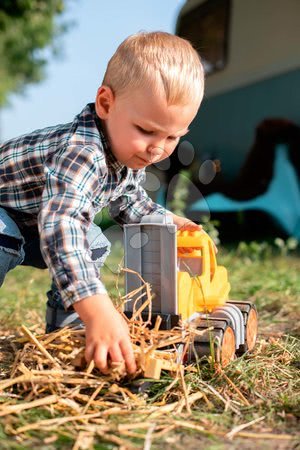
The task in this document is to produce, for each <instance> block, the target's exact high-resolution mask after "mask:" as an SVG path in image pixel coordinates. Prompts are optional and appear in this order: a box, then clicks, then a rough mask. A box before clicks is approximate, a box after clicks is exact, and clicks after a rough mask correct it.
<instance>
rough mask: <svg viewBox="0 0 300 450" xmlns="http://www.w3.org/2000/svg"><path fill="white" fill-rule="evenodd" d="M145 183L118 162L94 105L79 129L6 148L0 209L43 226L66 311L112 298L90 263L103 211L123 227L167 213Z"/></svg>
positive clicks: (49, 132) (52, 130) (23, 224)
mask: <svg viewBox="0 0 300 450" xmlns="http://www.w3.org/2000/svg"><path fill="white" fill-rule="evenodd" d="M144 176H145V170H144V169H143V170H133V169H129V168H127V167H126V166H123V165H121V164H120V163H119V162H118V161H117V160H116V159H115V157H114V156H113V154H112V152H111V150H110V147H109V145H108V142H107V141H106V140H105V137H104V134H103V132H102V130H101V125H100V121H99V119H98V117H97V115H96V113H95V106H94V104H93V103H90V104H88V105H87V106H86V107H85V108H84V109H83V111H82V112H81V113H80V114H79V115H78V116H76V117H75V119H74V121H73V122H70V123H67V124H64V125H57V126H53V127H49V128H44V129H42V130H37V131H34V132H33V133H30V134H27V135H23V136H21V137H19V138H16V139H12V140H10V141H7V142H5V143H4V144H3V145H2V146H1V152H0V206H2V207H4V208H6V209H7V211H8V212H9V214H10V215H11V217H12V218H13V219H14V220H15V221H16V223H17V224H18V226H19V228H20V230H21V231H22V230H23V229H27V231H28V228H29V227H34V226H38V230H39V234H40V241H41V252H42V255H43V257H44V260H45V262H46V264H47V266H48V268H49V270H50V272H51V275H52V277H53V279H54V281H55V283H56V284H57V286H58V288H59V290H60V293H61V295H62V299H63V301H64V304H65V306H66V307H69V306H70V305H72V304H73V303H74V302H76V301H78V300H80V299H82V298H84V297H88V296H90V295H94V294H100V293H105V292H106V290H105V287H104V285H103V284H102V282H101V281H100V279H99V270H98V269H97V268H96V266H95V264H94V263H93V262H92V261H91V259H90V258H87V254H88V249H89V244H88V242H87V238H86V235H87V230H88V228H89V226H90V224H91V222H92V221H93V219H94V216H95V214H96V213H97V212H99V211H101V210H102V208H104V207H106V206H108V208H109V212H110V214H111V216H112V217H113V218H114V219H115V220H116V221H117V222H118V223H120V224H124V223H134V222H139V221H140V219H141V217H142V216H143V215H147V214H152V213H154V212H155V213H159V214H164V213H165V212H166V211H165V209H164V208H162V207H160V206H159V205H157V204H156V203H154V202H152V200H151V199H150V198H149V197H148V195H147V193H146V192H145V190H144V189H143V188H142V187H141V186H140V183H141V182H142V181H143V179H144Z"/></svg>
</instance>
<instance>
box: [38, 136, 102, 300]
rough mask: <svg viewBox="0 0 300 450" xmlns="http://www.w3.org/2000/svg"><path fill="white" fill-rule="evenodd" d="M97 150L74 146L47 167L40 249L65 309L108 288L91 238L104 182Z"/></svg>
mask: <svg viewBox="0 0 300 450" xmlns="http://www.w3.org/2000/svg"><path fill="white" fill-rule="evenodd" d="M93 155H94V150H93V148H89V147H87V146H85V147H78V146H76V145H70V146H68V147H67V149H65V150H64V151H61V152H58V153H57V154H56V156H55V157H54V159H53V161H51V162H49V163H47V164H46V167H45V173H46V185H45V188H44V191H43V196H42V204H41V209H40V213H39V216H38V226H39V233H40V241H41V252H42V255H43V257H44V259H45V262H46V264H47V266H48V268H49V270H50V273H51V275H52V277H53V279H54V281H55V283H56V285H57V287H58V288H59V290H60V293H61V296H62V300H63V302H64V305H65V307H66V308H68V307H69V306H71V305H72V304H73V303H75V302H77V301H79V300H81V299H83V298H85V297H88V296H91V295H95V294H103V293H106V289H105V287H104V285H103V284H102V282H101V280H100V278H99V270H98V268H97V267H96V265H95V264H94V262H93V261H92V260H91V258H90V255H89V244H88V241H87V231H88V228H89V226H90V225H91V223H92V220H93V217H94V208H93V204H92V200H93V198H94V196H95V193H96V191H97V190H98V191H99V183H101V174H99V170H98V169H97V165H96V164H95V163H94V156H93ZM99 177H100V180H99Z"/></svg>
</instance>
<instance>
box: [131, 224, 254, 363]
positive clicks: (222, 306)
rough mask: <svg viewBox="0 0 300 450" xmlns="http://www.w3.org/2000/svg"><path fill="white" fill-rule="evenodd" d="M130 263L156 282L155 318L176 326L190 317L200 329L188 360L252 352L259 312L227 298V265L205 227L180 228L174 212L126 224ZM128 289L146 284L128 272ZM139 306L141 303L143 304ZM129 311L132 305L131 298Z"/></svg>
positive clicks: (168, 326)
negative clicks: (219, 262)
mask: <svg viewBox="0 0 300 450" xmlns="http://www.w3.org/2000/svg"><path fill="white" fill-rule="evenodd" d="M124 244H125V245H124V247H125V267H126V268H128V269H131V270H133V271H135V272H137V273H139V274H140V275H141V276H142V278H143V279H144V280H145V281H146V282H148V283H150V284H151V287H152V292H153V294H154V295H153V300H152V317H153V321H154V322H155V319H156V316H157V315H160V316H161V317H162V319H163V327H164V328H165V329H171V328H172V327H174V326H177V325H178V324H179V321H180V320H181V321H186V322H189V323H191V324H192V326H195V327H197V329H201V330H202V331H203V333H202V334H201V335H197V336H196V337H195V339H194V342H193V344H192V345H191V347H190V349H189V352H188V361H193V360H195V359H196V358H199V357H202V356H209V355H210V354H212V353H213V354H214V358H215V359H216V361H217V362H219V363H221V365H222V366H225V365H227V364H228V363H229V362H230V361H231V360H232V359H234V357H235V355H240V354H243V353H245V352H246V351H251V350H252V349H253V348H254V346H255V342H256V337H257V328H258V320H257V312H256V309H255V306H254V305H253V304H252V303H251V302H248V301H232V300H228V294H229V291H230V284H229V282H228V277H227V270H226V268H225V267H223V266H218V264H217V260H216V255H215V251H214V245H213V242H212V240H211V239H210V237H209V236H208V235H207V234H206V233H204V232H202V231H193V232H191V231H177V227H176V225H174V224H173V223H172V219H171V217H169V216H158V215H152V216H145V217H143V218H142V221H141V223H139V224H130V225H125V226H124ZM125 282H126V291H127V293H129V292H131V291H133V290H134V289H136V288H138V287H140V286H141V285H142V281H141V280H140V279H139V278H138V277H137V276H135V275H134V274H133V273H130V272H126V278H125ZM139 306H140V305H136V307H137V308H138V307H139ZM125 308H126V309H125V311H126V313H127V315H129V316H130V314H131V312H132V305H131V303H130V302H128V303H126V305H125Z"/></svg>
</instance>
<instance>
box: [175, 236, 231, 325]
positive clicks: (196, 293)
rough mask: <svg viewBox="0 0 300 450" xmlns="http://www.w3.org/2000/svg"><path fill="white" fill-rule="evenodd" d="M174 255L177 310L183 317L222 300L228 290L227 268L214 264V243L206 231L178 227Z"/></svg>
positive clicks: (202, 310) (221, 302) (205, 310)
mask: <svg viewBox="0 0 300 450" xmlns="http://www.w3.org/2000/svg"><path fill="white" fill-rule="evenodd" d="M177 257H178V266H179V272H178V273H177V280H178V281H177V283H178V284H177V295H178V312H179V314H181V316H182V319H183V320H186V319H187V318H188V317H190V316H191V315H192V314H193V313H194V312H211V311H212V310H213V309H214V308H215V307H217V306H221V305H224V304H225V303H226V300H227V299H228V294H229V291H230V284H229V282H228V276H227V270H226V268H225V267H223V266H218V265H217V260H216V255H215V251H214V244H213V242H212V240H211V238H210V237H209V236H208V235H207V234H206V233H204V232H203V231H178V232H177Z"/></svg>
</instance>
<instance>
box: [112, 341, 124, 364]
mask: <svg viewBox="0 0 300 450" xmlns="http://www.w3.org/2000/svg"><path fill="white" fill-rule="evenodd" d="M109 354H110V359H111V360H112V362H122V361H124V357H123V355H122V351H121V349H120V346H119V345H114V346H113V347H112V348H111V349H110V350H109Z"/></svg>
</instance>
